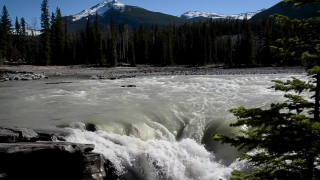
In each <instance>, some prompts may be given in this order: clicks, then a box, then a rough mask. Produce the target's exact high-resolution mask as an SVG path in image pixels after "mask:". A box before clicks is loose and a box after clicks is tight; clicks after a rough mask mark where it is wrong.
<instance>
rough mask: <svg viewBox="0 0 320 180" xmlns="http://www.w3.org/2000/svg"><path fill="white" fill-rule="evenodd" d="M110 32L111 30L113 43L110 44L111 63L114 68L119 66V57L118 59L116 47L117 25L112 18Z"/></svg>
mask: <svg viewBox="0 0 320 180" xmlns="http://www.w3.org/2000/svg"><path fill="white" fill-rule="evenodd" d="M110 30H111V43H110V53H109V54H110V57H109V62H110V65H111V66H112V67H116V66H117V65H118V57H117V47H116V33H115V24H114V20H113V18H112V17H111V18H110Z"/></svg>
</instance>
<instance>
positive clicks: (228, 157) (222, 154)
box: [201, 120, 239, 166]
mask: <svg viewBox="0 0 320 180" xmlns="http://www.w3.org/2000/svg"><path fill="white" fill-rule="evenodd" d="M230 123H231V122H229V121H225V120H211V121H210V123H209V124H207V126H206V129H205V132H204V135H203V138H202V142H201V143H202V144H204V145H205V147H206V149H207V150H208V151H211V152H213V153H214V154H215V157H216V160H217V161H220V162H221V163H222V164H224V165H226V166H229V165H230V164H231V163H232V162H234V160H235V159H236V158H237V156H238V155H239V153H238V150H237V149H236V148H235V147H233V146H230V145H228V144H222V143H220V142H217V141H214V140H213V136H214V135H215V134H221V135H225V136H229V137H232V136H234V135H235V134H236V133H237V130H235V129H231V127H229V124H230Z"/></svg>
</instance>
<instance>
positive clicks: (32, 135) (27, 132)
mask: <svg viewBox="0 0 320 180" xmlns="http://www.w3.org/2000/svg"><path fill="white" fill-rule="evenodd" d="M9 132H14V133H15V134H18V137H16V138H15V141H14V142H29V141H36V140H37V138H38V134H37V133H36V132H35V131H34V130H33V129H28V128H7V127H0V136H6V133H9ZM2 142H5V141H0V143H2Z"/></svg>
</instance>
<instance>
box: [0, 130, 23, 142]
mask: <svg viewBox="0 0 320 180" xmlns="http://www.w3.org/2000/svg"><path fill="white" fill-rule="evenodd" d="M18 138H19V134H18V133H16V132H14V131H11V130H9V129H4V128H0V143H14V142H16V140H17V139H18Z"/></svg>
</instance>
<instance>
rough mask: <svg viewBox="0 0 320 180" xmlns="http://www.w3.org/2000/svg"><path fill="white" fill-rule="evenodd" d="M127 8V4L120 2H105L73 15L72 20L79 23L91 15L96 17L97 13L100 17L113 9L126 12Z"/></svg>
mask: <svg viewBox="0 0 320 180" xmlns="http://www.w3.org/2000/svg"><path fill="white" fill-rule="evenodd" d="M125 6H126V5H125V4H123V3H121V2H119V1H118V0H105V1H103V2H101V3H99V4H97V5H95V6H93V7H92V8H90V9H86V10H83V11H81V12H80V13H78V14H76V15H73V16H72V17H73V19H72V20H73V21H77V20H79V19H81V18H83V17H87V16H88V15H89V14H90V15H95V14H96V13H98V15H100V16H101V15H103V14H104V13H105V12H106V11H108V10H109V9H111V8H113V9H116V10H118V11H124V9H125Z"/></svg>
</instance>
